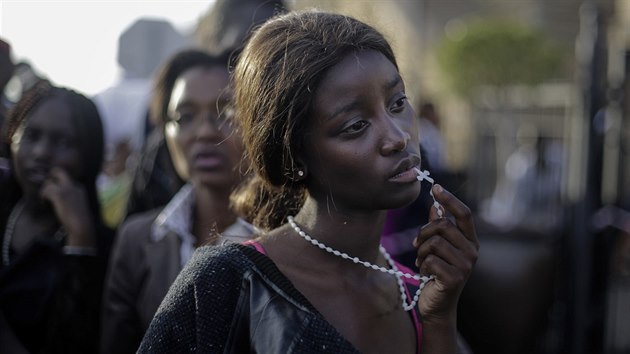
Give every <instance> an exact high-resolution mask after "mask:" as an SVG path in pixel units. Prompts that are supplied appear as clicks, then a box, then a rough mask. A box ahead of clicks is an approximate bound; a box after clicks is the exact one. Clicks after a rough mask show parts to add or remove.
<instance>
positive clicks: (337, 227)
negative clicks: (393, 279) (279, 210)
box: [295, 198, 385, 262]
mask: <svg viewBox="0 0 630 354" xmlns="http://www.w3.org/2000/svg"><path fill="white" fill-rule="evenodd" d="M295 222H296V223H297V224H298V225H299V226H300V228H302V230H303V231H305V232H306V233H307V234H309V235H310V236H311V237H313V238H315V239H316V240H317V241H319V242H321V243H324V244H326V245H327V246H329V247H331V248H333V249H335V250H338V251H341V252H345V253H347V254H349V255H351V256H352V257H358V258H360V259H362V260H365V261H368V262H374V261H376V260H377V259H378V258H379V248H378V246H379V245H380V240H381V233H382V231H383V226H384V223H385V212H384V211H374V212H370V213H365V212H339V211H335V210H331V209H330V208H328V207H327V206H322V205H320V204H318V203H317V202H316V201H315V200H313V199H310V198H308V199H307V200H306V202H305V204H304V206H303V207H302V209H301V210H300V212H299V213H298V214H297V215H296V216H295ZM296 236H298V235H297V234H296ZM298 237H299V236H298Z"/></svg>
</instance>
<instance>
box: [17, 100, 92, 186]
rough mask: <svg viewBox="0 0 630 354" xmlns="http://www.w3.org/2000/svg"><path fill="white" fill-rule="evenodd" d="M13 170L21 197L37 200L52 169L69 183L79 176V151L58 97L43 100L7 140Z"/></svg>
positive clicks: (68, 112)
mask: <svg viewBox="0 0 630 354" xmlns="http://www.w3.org/2000/svg"><path fill="white" fill-rule="evenodd" d="M11 152H12V154H13V167H14V170H15V174H16V177H17V180H18V183H19V184H20V186H21V187H22V189H23V191H24V194H25V195H27V196H36V197H38V196H39V190H40V188H41V186H42V184H43V183H44V181H46V179H47V178H48V175H49V173H50V170H51V169H52V168H53V167H60V168H62V169H64V170H65V171H66V172H67V173H68V174H69V175H70V176H71V177H72V178H73V179H75V180H78V179H80V178H81V176H82V171H83V164H82V162H81V156H82V155H81V147H80V146H79V140H78V134H77V130H76V127H75V126H74V124H73V122H72V118H71V116H70V107H68V104H67V103H66V102H65V101H63V100H62V99H60V98H58V97H52V98H46V99H45V100H44V101H42V102H40V103H39V104H38V105H37V106H36V107H35V108H34V109H33V110H32V111H31V112H30V113H29V115H28V116H27V117H26V119H24V122H23V123H22V125H20V127H19V128H18V129H17V131H16V132H15V134H14V135H13V139H12V140H11Z"/></svg>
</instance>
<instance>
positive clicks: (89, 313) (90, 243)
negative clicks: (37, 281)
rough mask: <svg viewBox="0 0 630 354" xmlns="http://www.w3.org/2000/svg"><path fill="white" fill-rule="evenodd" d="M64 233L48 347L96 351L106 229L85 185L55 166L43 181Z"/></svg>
mask: <svg viewBox="0 0 630 354" xmlns="http://www.w3.org/2000/svg"><path fill="white" fill-rule="evenodd" d="M41 195H42V198H44V199H46V200H48V201H50V203H51V204H52V206H53V209H54V212H55V214H56V216H57V219H58V220H59V222H60V223H61V226H62V228H63V232H64V233H65V244H64V245H63V248H62V250H61V254H60V257H61V259H60V262H61V264H62V267H61V274H59V283H58V286H57V287H56V290H55V294H54V300H53V306H52V311H51V316H50V319H51V321H52V322H51V323H49V324H48V332H49V335H48V338H47V339H46V341H48V342H49V347H51V348H55V349H54V350H53V351H55V350H57V351H60V352H65V353H82V352H94V351H95V350H96V349H97V342H98V322H99V313H100V301H101V293H102V289H103V288H102V287H103V281H104V276H105V261H104V259H106V257H107V255H106V250H100V249H99V245H101V244H103V245H104V244H105V243H106V242H101V241H103V239H104V238H106V237H110V235H106V234H105V231H104V229H101V228H99V227H98V226H97V225H99V224H98V220H96V219H95V218H97V217H98V216H97V215H94V212H93V210H92V208H90V204H89V202H88V197H87V193H86V190H85V188H84V187H83V186H82V185H81V184H80V183H78V182H77V181H75V180H73V179H72V178H71V177H70V175H69V174H68V173H67V172H66V171H65V170H63V169H61V168H58V167H56V168H53V169H52V170H51V171H50V176H49V177H48V179H47V180H46V182H45V183H44V184H43V186H42V191H41Z"/></svg>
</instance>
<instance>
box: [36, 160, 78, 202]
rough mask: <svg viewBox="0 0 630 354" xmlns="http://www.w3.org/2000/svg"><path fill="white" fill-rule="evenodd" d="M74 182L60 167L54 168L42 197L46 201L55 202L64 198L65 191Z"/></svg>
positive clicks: (42, 190) (43, 187) (45, 183)
mask: <svg viewBox="0 0 630 354" xmlns="http://www.w3.org/2000/svg"><path fill="white" fill-rule="evenodd" d="M71 184H72V181H71V179H70V176H69V175H68V173H67V172H66V171H64V170H63V169H62V168H59V167H53V168H52V169H51V170H50V172H49V174H48V178H47V179H46V181H45V182H44V184H43V185H42V189H41V195H42V197H43V198H44V199H48V200H51V201H52V200H54V199H56V198H60V197H61V196H62V193H63V190H64V189H65V188H67V187H68V186H70V185H71Z"/></svg>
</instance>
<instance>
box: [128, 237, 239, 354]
mask: <svg viewBox="0 0 630 354" xmlns="http://www.w3.org/2000/svg"><path fill="white" fill-rule="evenodd" d="M227 248H229V249H228V250H227V251H225V249H227ZM239 257H240V259H242V257H243V256H242V254H240V252H238V251H235V249H234V248H233V247H232V248H230V246H206V247H200V248H198V249H197V250H196V251H195V253H194V255H193V257H192V258H191V260H190V261H189V262H188V263H187V265H186V266H185V267H184V269H183V270H182V271H181V272H180V273H179V275H178V276H177V278H176V279H175V282H174V283H173V284H172V285H171V287H170V289H169V291H168V293H167V294H166V297H165V298H164V300H163V301H162V303H161V305H160V307H159V308H158V310H157V313H156V314H155V316H154V317H153V320H152V321H151V324H150V325H149V328H148V330H147V331H146V333H145V335H144V338H143V340H142V343H141V344H140V348H139V349H138V353H190V352H202V353H206V352H208V353H223V349H224V347H225V345H226V341H227V338H228V337H229V334H230V330H231V325H232V323H233V321H234V316H235V313H236V307H237V303H238V301H239V296H240V290H241V286H242V283H243V277H242V273H243V269H244V265H243V263H242V262H241V263H239V261H238V259H239Z"/></svg>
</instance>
